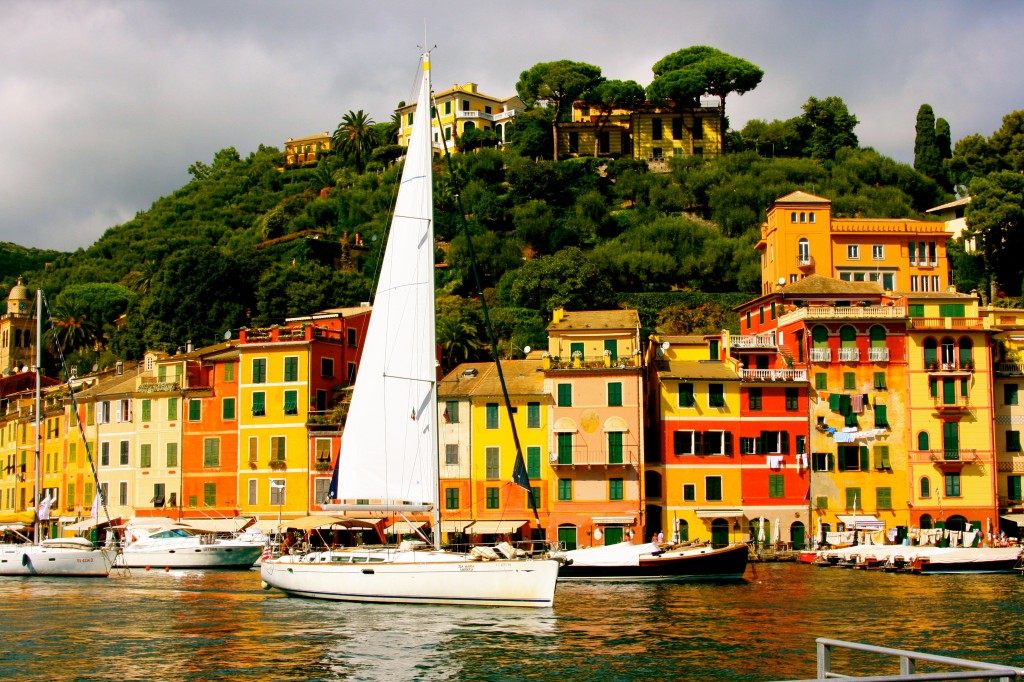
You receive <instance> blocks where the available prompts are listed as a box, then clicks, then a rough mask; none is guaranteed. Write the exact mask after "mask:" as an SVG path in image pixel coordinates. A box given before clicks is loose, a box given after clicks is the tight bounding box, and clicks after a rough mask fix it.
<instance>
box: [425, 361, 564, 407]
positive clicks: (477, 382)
mask: <svg viewBox="0 0 1024 682" xmlns="http://www.w3.org/2000/svg"><path fill="white" fill-rule="evenodd" d="M541 364H542V360H540V359H537V360H504V361H502V363H501V372H502V374H503V375H504V377H505V386H506V388H507V389H508V394H509V396H523V395H542V394H543V393H544V373H543V372H542V371H541ZM474 370H475V372H476V374H475V375H472V376H467V372H470V373H471V372H473V371H474ZM437 395H438V397H439V398H454V397H490V396H500V395H501V383H500V381H499V380H498V372H497V370H496V369H495V366H494V363H493V362H467V363H464V364H461V365H459V366H458V367H456V368H455V369H454V370H452V371H451V372H450V373H449V374H448V376H446V377H445V378H444V379H443V380H442V381H441V383H440V384H439V385H438V387H437Z"/></svg>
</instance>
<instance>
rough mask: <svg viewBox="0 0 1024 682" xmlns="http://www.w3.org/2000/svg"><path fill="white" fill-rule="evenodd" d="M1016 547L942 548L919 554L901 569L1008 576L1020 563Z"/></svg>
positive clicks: (1018, 551) (1019, 552) (912, 571)
mask: <svg viewBox="0 0 1024 682" xmlns="http://www.w3.org/2000/svg"><path fill="white" fill-rule="evenodd" d="M1020 557H1021V549H1020V547H946V548H941V549H939V548H937V549H936V551H933V552H928V553H926V554H921V555H918V556H916V557H914V558H913V559H911V560H910V561H909V564H908V565H907V567H906V568H905V569H904V570H906V571H909V572H911V573H1010V572H1011V571H1013V570H1014V568H1016V567H1017V566H1018V564H1019V563H1020Z"/></svg>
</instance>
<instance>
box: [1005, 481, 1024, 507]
mask: <svg viewBox="0 0 1024 682" xmlns="http://www.w3.org/2000/svg"><path fill="white" fill-rule="evenodd" d="M1021 480H1022V477H1021V476H1007V477H1006V496H1007V497H1008V498H1009V499H1011V500H1014V501H1020V500H1021V499H1024V497H1022V496H1021V491H1022V488H1021Z"/></svg>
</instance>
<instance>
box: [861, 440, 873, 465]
mask: <svg viewBox="0 0 1024 682" xmlns="http://www.w3.org/2000/svg"><path fill="white" fill-rule="evenodd" d="M860 470H861V471H870V470H871V462H870V458H869V457H868V446H866V445H861V446H860Z"/></svg>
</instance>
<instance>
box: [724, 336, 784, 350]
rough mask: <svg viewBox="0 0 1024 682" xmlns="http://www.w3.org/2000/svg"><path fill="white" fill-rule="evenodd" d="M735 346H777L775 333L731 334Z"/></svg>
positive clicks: (731, 340)
mask: <svg viewBox="0 0 1024 682" xmlns="http://www.w3.org/2000/svg"><path fill="white" fill-rule="evenodd" d="M729 340H730V342H731V343H732V347H733V348H775V334H750V335H737V336H730V337H729Z"/></svg>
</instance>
